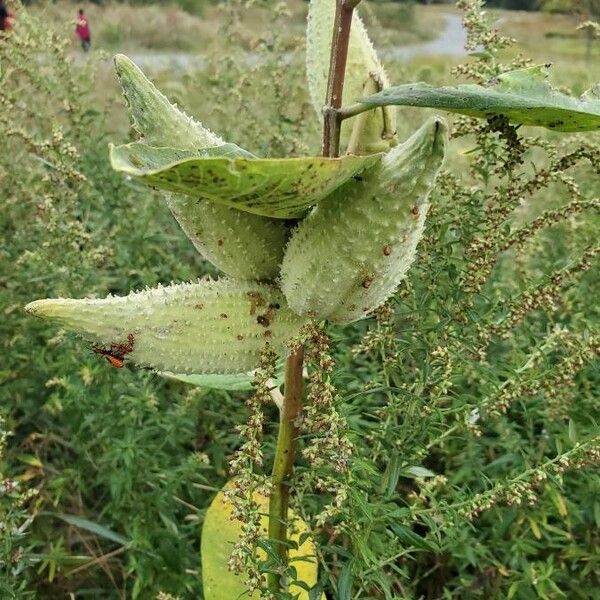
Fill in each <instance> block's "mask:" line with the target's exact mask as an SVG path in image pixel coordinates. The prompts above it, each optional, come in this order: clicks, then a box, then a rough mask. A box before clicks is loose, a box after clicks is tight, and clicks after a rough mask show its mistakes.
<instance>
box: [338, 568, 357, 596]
mask: <svg viewBox="0 0 600 600" xmlns="http://www.w3.org/2000/svg"><path fill="white" fill-rule="evenodd" d="M352 566H353V561H352V560H349V561H347V562H345V563H344V566H343V567H342V572H341V574H340V578H339V579H338V582H337V600H351V599H352V582H353V579H354V577H353V575H352Z"/></svg>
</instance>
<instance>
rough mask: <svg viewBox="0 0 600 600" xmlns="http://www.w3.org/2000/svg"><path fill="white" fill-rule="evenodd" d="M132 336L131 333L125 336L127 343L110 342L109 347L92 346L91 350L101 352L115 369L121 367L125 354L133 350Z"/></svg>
mask: <svg viewBox="0 0 600 600" xmlns="http://www.w3.org/2000/svg"><path fill="white" fill-rule="evenodd" d="M133 344H134V337H133V333H130V334H129V335H128V336H127V343H126V344H120V343H112V344H111V345H110V349H109V350H106V349H105V348H101V347H100V346H92V351H93V352H95V353H96V354H101V355H102V356H104V358H106V360H107V361H108V362H109V363H110V364H111V365H112V366H113V367H116V368H117V369H121V368H123V364H124V362H123V360H124V358H125V356H126V355H127V354H129V353H130V352H132V351H133Z"/></svg>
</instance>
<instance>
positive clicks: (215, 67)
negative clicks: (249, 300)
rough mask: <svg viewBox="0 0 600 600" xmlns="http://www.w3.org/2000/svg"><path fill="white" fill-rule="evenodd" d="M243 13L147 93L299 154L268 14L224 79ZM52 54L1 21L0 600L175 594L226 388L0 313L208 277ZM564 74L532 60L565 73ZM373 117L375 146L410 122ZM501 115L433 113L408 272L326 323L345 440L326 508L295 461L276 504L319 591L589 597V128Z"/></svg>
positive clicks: (112, 109)
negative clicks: (439, 158) (301, 539)
mask: <svg viewBox="0 0 600 600" xmlns="http://www.w3.org/2000/svg"><path fill="white" fill-rule="evenodd" d="M243 14H244V13H243V8H242V7H241V6H240V5H238V4H237V3H231V4H230V5H229V8H228V12H225V13H224V17H223V36H225V39H226V40H227V43H228V45H229V47H230V49H231V51H230V53H229V55H228V56H227V57H224V56H221V57H219V56H217V55H215V56H214V57H213V58H212V59H211V62H210V67H209V69H208V70H207V71H206V72H204V73H198V74H190V75H188V76H185V77H183V78H182V79H181V80H179V79H178V80H174V79H173V78H169V76H168V75H166V74H163V76H162V77H161V79H162V80H163V81H164V82H166V86H165V89H166V91H167V92H168V93H169V95H171V97H172V98H173V99H175V100H178V101H179V102H180V103H181V104H182V105H184V106H186V108H189V109H190V112H192V113H194V114H195V115H196V116H197V117H198V118H199V119H200V120H202V121H203V122H204V123H205V124H206V125H207V126H209V127H210V128H211V129H213V130H215V131H217V132H218V133H220V134H223V136H224V137H225V138H226V139H229V140H231V141H233V142H235V143H238V144H240V145H241V146H243V147H246V148H248V149H249V150H251V151H253V152H256V153H257V154H259V155H270V156H282V155H303V154H308V153H313V152H316V151H318V147H319V135H320V134H319V124H318V122H317V119H316V118H315V117H314V115H313V113H312V112H311V110H312V109H310V107H309V106H308V98H307V95H306V91H305V89H304V73H303V67H302V60H301V57H302V48H301V47H299V43H298V42H297V41H296V42H294V43H291V42H290V39H289V38H288V37H286V36H285V35H284V32H285V22H286V18H287V17H286V10H285V6H284V5H280V6H279V8H278V10H277V11H272V15H271V19H272V20H271V21H270V22H268V23H265V30H267V31H270V32H275V35H273V36H271V37H270V38H269V43H268V44H263V45H261V46H260V47H259V48H258V51H259V53H260V55H261V57H262V62H261V64H259V65H258V66H257V67H255V68H254V69H251V70H249V69H248V67H247V66H245V65H244V61H243V53H244V44H243V43H239V40H240V37H243V32H242V34H241V33H240V30H241V29H243V21H240V20H239V19H240V16H242V17H243ZM472 18H476V16H473V15H472ZM488 42H490V43H492V44H493V43H495V41H494V40H488ZM67 45H68V41H65V40H64V39H62V38H61V36H59V35H56V34H55V33H53V31H52V29H50V28H48V27H46V26H44V24H43V23H41V22H39V21H37V20H36V19H34V18H32V17H30V16H28V15H27V13H26V12H24V13H23V14H22V16H21V18H20V20H19V27H18V29H16V30H15V31H14V32H13V34H11V37H10V38H6V39H4V38H3V39H2V40H0V100H1V101H2V106H3V111H2V115H1V116H0V123H1V124H2V129H3V136H2V138H1V141H0V198H1V199H2V209H3V211H2V218H1V221H0V223H1V227H2V234H3V236H2V242H1V244H0V307H1V309H2V313H3V319H2V322H1V323H0V332H1V335H0V339H1V340H2V341H1V342H0V343H1V344H2V349H3V364H2V366H1V367H0V383H1V384H2V388H1V391H0V411H1V413H2V415H4V417H5V419H6V421H5V422H4V423H2V424H1V428H2V429H3V430H4V431H6V432H12V435H11V436H10V437H8V439H7V448H6V450H5V451H4V452H3V453H2V456H1V458H0V473H1V476H0V490H1V494H0V523H1V524H2V531H1V536H2V543H1V545H0V552H1V553H0V595H1V596H2V597H3V598H4V597H6V598H11V597H14V598H26V597H35V598H48V599H51V598H58V597H66V596H67V595H68V594H73V595H74V597H76V598H86V597H91V598H130V597H132V598H155V597H157V595H158V594H159V592H161V591H162V592H165V593H169V594H172V595H174V596H179V597H181V598H182V599H183V598H198V597H202V596H201V594H202V590H201V585H200V577H199V573H200V568H201V565H200V564H199V560H198V551H199V530H200V524H201V522H202V518H203V514H204V512H205V510H206V507H207V506H208V503H209V502H210V500H211V498H212V497H213V495H214V492H215V490H216V489H219V488H220V487H221V485H222V484H223V483H224V481H226V479H227V470H228V457H229V456H231V454H232V453H233V451H234V450H235V449H236V448H237V446H238V444H239V438H238V436H237V433H236V430H235V426H236V425H239V424H241V423H243V422H244V420H245V416H246V408H245V406H244V399H245V395H244V394H234V393H226V392H217V391H206V390H200V389H196V388H192V387H187V386H185V385H184V384H179V383H173V382H169V381H166V380H163V379H161V378H159V377H158V376H157V375H155V374H153V373H152V372H143V371H133V370H129V369H128V368H125V369H120V370H117V369H113V368H112V367H110V365H109V364H108V363H107V361H105V360H103V358H102V357H101V356H98V355H95V354H93V353H92V352H91V351H90V349H89V348H88V347H86V346H85V345H84V344H81V343H80V342H78V341H77V340H74V339H72V338H71V337H70V336H67V335H63V334H60V333H59V334H57V333H56V331H54V330H52V329H51V328H46V327H45V326H43V325H41V324H39V323H38V322H36V321H33V320H31V319H26V318H25V316H24V314H23V312H22V306H23V304H25V303H26V302H27V301H28V300H30V299H31V298H35V297H45V296H58V295H64V296H80V295H83V294H85V293H90V291H91V292H95V293H98V294H103V293H104V292H106V291H107V290H108V291H110V292H113V293H126V292H127V291H129V289H133V288H142V287H144V286H147V285H154V284H156V283H158V282H162V283H168V282H170V281H171V280H175V281H183V280H189V279H193V278H196V277H198V276H202V275H204V274H207V273H211V267H210V266H209V265H208V264H207V263H204V262H203V261H201V260H200V259H199V258H198V255H197V254H196V252H195V250H194V249H193V248H192V247H191V245H190V244H189V242H188V241H187V240H186V239H185V237H184V236H183V234H182V233H181V232H180V231H179V230H178V227H177V225H176V223H175V222H174V220H173V219H172V217H171V215H170V214H169V213H168V210H167V209H166V207H165V206H164V204H163V203H162V201H161V199H160V198H159V197H158V196H157V195H154V194H150V193H148V192H147V191H146V190H145V189H142V188H139V187H137V186H136V185H135V184H134V183H133V182H130V181H127V180H125V179H123V178H122V177H121V176H119V175H117V174H115V173H113V172H112V171H111V169H110V167H109V164H108V153H107V142H108V138H109V137H110V138H111V139H112V140H114V139H116V138H115V135H116V134H115V133H114V132H115V131H118V130H119V129H120V130H121V131H123V128H120V127H119V123H123V122H124V120H125V119H124V108H123V106H122V101H121V99H120V96H119V94H118V92H117V87H116V84H114V83H111V84H110V86H111V87H108V84H107V83H106V81H105V74H104V73H105V69H104V68H103V67H97V65H96V63H95V62H94V61H91V62H90V63H89V64H85V65H83V64H81V63H75V64H74V63H73V62H72V61H70V60H69V58H68V48H67ZM290 48H291V52H292V53H295V54H296V55H297V56H298V57H299V60H296V61H295V60H293V59H292V60H291V59H290V58H289V55H288V54H285V56H286V58H285V59H282V58H281V56H282V55H283V53H284V51H285V52H286V53H289V52H290ZM236 49H237V50H236ZM41 55H44V59H43V61H41V62H40V56H41ZM549 58H551V57H549ZM471 65H472V66H471V67H470V68H469V69H461V70H460V71H459V72H458V73H455V74H451V73H450V68H451V65H449V64H447V63H446V62H444V63H442V62H440V61H435V62H431V64H423V61H422V60H421V61H419V63H418V64H415V65H412V66H406V67H403V68H398V67H396V68H395V70H396V71H397V72H396V73H395V76H394V77H393V80H394V81H397V82H400V81H403V80H418V79H427V80H429V81H434V82H448V81H451V80H452V79H453V78H455V77H456V76H463V77H464V76H468V75H471V76H473V77H475V78H477V77H481V76H482V73H483V72H485V70H486V69H489V68H492V67H490V65H487V66H486V64H484V63H478V62H473V61H471ZM592 75H593V74H592V73H586V72H582V71H581V70H579V69H574V70H573V72H572V73H571V74H568V73H567V74H565V73H564V72H562V73H559V74H558V76H559V78H560V79H561V83H564V84H565V85H571V86H572V87H575V88H577V87H578V86H579V87H580V88H581V89H579V90H576V91H582V89H585V87H589V86H590V85H591V84H592V83H593V80H592ZM586 78H587V81H586ZM99 88H103V89H101V90H100V89H99ZM399 115H400V119H399V121H400V137H401V138H403V137H405V136H406V134H408V132H409V131H411V130H413V129H414V125H415V123H416V122H417V120H420V119H422V118H424V117H423V114H422V113H418V112H416V111H415V110H411V109H407V110H401V111H400V112H399ZM512 131H513V130H509V129H502V130H501V131H500V132H498V131H492V130H491V128H490V127H487V126H485V125H481V124H476V123H474V122H472V121H469V120H467V119H456V120H455V122H454V141H453V143H452V156H451V160H450V161H449V163H448V165H447V173H446V174H445V175H444V176H443V177H442V180H441V183H440V185H439V186H438V187H439V189H438V190H437V193H436V197H435V198H434V199H433V210H432V213H431V218H430V220H429V225H428V229H427V233H426V240H425V243H423V244H422V245H421V246H420V249H419V259H418V262H417V265H416V267H415V268H413V270H412V271H411V272H410V276H409V277H408V279H407V281H406V283H405V285H403V287H402V288H401V290H400V292H399V293H398V294H397V296H396V297H395V299H394V300H393V302H391V303H390V304H389V305H388V306H387V307H386V308H385V309H383V310H380V311H378V313H377V316H376V318H374V319H371V320H369V321H367V322H363V323H359V324H356V325H353V326H349V327H346V328H344V329H343V330H341V331H340V330H336V331H332V335H333V336H334V346H333V347H334V348H335V359H336V367H335V370H334V371H333V375H332V381H333V383H334V384H335V385H336V387H337V390H338V392H339V402H338V410H339V411H340V412H341V414H342V415H343V416H344V417H345V418H346V419H347V422H348V435H349V436H350V439H351V440H352V441H353V443H354V448H355V453H354V457H353V462H352V464H351V468H350V472H349V474H348V478H347V479H346V480H344V481H341V482H340V484H341V485H340V486H337V487H336V488H335V489H336V490H337V492H338V494H339V496H338V500H339V501H340V507H338V508H333V509H332V508H331V507H330V506H329V503H330V502H331V501H332V500H333V499H332V498H331V497H328V496H327V494H322V493H321V494H315V493H314V491H313V489H314V488H313V487H311V482H312V483H314V481H315V478H321V479H326V478H328V477H330V476H331V475H332V473H331V472H330V471H329V470H328V468H327V466H324V465H320V466H315V465H313V464H310V463H309V462H307V461H304V462H301V464H300V467H299V469H298V474H299V476H300V478H299V481H300V482H302V481H305V482H307V483H306V485H305V486H304V487H303V486H301V485H299V488H298V496H297V501H296V506H297V509H298V510H300V511H301V512H302V514H303V516H304V517H305V519H306V520H307V521H308V522H309V523H311V524H312V526H313V529H314V532H315V535H316V537H317V539H318V541H319V542H320V556H319V558H320V561H321V567H320V569H321V575H322V580H323V586H324V588H325V591H326V593H327V595H328V597H329V598H341V599H348V598H365V599H366V598H374V599H375V598H376V599H380V598H386V599H387V598H390V599H391V598H402V599H413V598H414V599H415V600H416V599H417V598H427V599H438V598H439V599H442V598H443V599H450V598H456V599H458V598H486V597H487V598H498V599H500V598H519V599H520V598H523V599H529V598H532V599H533V598H552V599H554V598H557V599H558V598H569V599H571V598H574V599H593V598H595V597H597V589H598V587H599V586H600V581H598V572H600V564H599V562H600V559H599V553H598V548H599V542H600V501H599V500H598V498H599V497H600V494H599V493H600V473H599V471H598V466H597V465H598V462H599V461H600V438H599V432H598V425H597V420H598V389H599V383H600V372H599V370H598V360H597V355H598V349H599V344H600V340H599V337H598V326H599V319H598V317H599V315H598V305H597V300H596V299H597V298H598V297H599V295H600V278H599V276H598V275H599V273H598V262H597V257H598V252H599V251H598V242H597V239H598V233H599V231H600V219H599V216H598V209H599V202H600V200H599V196H600V181H599V173H598V171H597V168H598V166H597V165H598V164H599V163H600V150H599V145H598V144H599V142H600V139H599V136H598V134H591V135H586V136H585V137H582V136H569V137H567V138H560V139H559V138H558V137H556V136H555V135H553V134H545V133H542V134H540V132H539V131H537V130H525V131H524V132H519V133H524V134H527V136H528V137H525V138H520V139H515V136H514V135H513V133H512ZM265 132H266V134H265ZM533 136H539V137H533ZM123 141H126V140H123ZM199 343H201V340H199ZM267 416H268V418H269V424H268V425H267V427H266V430H267V432H268V433H271V432H272V430H273V429H272V428H273V427H274V424H273V425H272V424H271V421H273V422H274V421H276V413H275V408H274V407H273V410H272V411H271V412H270V413H268V415H267ZM265 439H266V440H272V439H273V436H272V435H266V436H265ZM269 444H270V442H267V447H266V450H265V457H266V461H265V462H266V464H269V463H270V460H269V459H270V457H271V456H272V452H273V448H272V447H271V446H270V445H269ZM1 446H2V444H0V447H1ZM318 515H321V517H322V518H318ZM78 519H79V520H78ZM82 519H83V520H82Z"/></svg>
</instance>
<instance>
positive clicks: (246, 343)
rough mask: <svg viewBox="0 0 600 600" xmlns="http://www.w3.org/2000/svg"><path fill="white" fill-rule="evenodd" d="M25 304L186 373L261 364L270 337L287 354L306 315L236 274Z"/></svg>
mask: <svg viewBox="0 0 600 600" xmlns="http://www.w3.org/2000/svg"><path fill="white" fill-rule="evenodd" d="M25 310H26V311H27V312H29V313H31V314H33V315H36V316H38V317H41V318H44V319H48V320H51V321H54V322H56V323H58V324H59V325H61V326H63V327H64V328H66V329H69V330H72V331H75V332H77V333H80V334H82V335H84V336H85V337H87V338H89V339H91V341H93V342H94V343H95V344H98V345H99V347H96V351H97V352H99V353H100V354H105V355H106V356H107V358H109V359H110V358H111V357H112V358H114V359H117V360H119V361H122V360H123V359H124V360H125V361H127V360H129V359H130V360H132V361H133V362H135V363H137V364H139V365H143V366H148V367H152V368H154V369H157V370H161V371H171V372H173V373H178V374H195V373H200V374H201V373H240V372H243V371H251V370H252V369H256V368H257V367H258V366H259V364H260V356H261V352H262V350H263V348H264V347H265V344H269V346H270V347H271V348H272V349H273V350H274V351H275V352H277V353H278V354H279V355H284V354H285V353H286V342H287V341H288V340H289V339H290V337H292V336H294V335H296V334H297V333H298V331H299V329H300V327H301V326H302V324H303V323H304V322H305V319H302V318H301V317H299V316H297V315H295V314H294V313H293V312H292V311H290V310H289V309H288V308H287V305H286V302H285V299H284V298H283V295H282V294H281V293H280V292H279V291H278V290H277V289H276V288H275V287H273V286H269V285H265V284H258V283H251V282H243V281H234V280H230V279H221V280H219V281H201V282H199V283H183V284H177V285H171V286H168V287H157V288H153V289H150V290H146V291H143V292H136V293H132V294H130V295H129V296H124V297H108V298H104V299H101V300H90V299H82V300H72V299H49V300H37V301H35V302H32V303H30V304H28V305H27V306H26V307H25ZM111 362H113V364H115V362H114V361H113V360H111ZM116 366H119V365H118V364H117V365H116Z"/></svg>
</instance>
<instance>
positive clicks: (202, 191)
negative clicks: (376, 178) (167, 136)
mask: <svg viewBox="0 0 600 600" xmlns="http://www.w3.org/2000/svg"><path fill="white" fill-rule="evenodd" d="M221 148H223V146H215V147H213V148H206V149H204V150H201V151H200V155H198V151H187V150H178V149H175V148H155V147H152V146H148V145H146V144H144V143H141V142H134V143H132V144H126V145H124V146H117V147H115V146H111V149H110V158H111V163H112V166H113V168H114V169H115V170H117V171H120V172H122V173H125V174H127V175H131V176H133V177H137V178H139V179H140V180H141V181H143V182H144V183H146V184H147V185H149V186H152V187H156V188H160V189H163V190H167V191H171V192H177V193H180V194H187V195H190V196H193V197H195V198H202V199H206V200H211V201H213V202H216V203H219V204H224V205H226V206H230V207H232V208H236V209H238V210H243V211H247V212H250V213H255V214H259V215H263V216H267V217H276V218H280V219H287V218H293V217H300V216H302V215H303V214H304V213H305V212H306V210H307V209H308V208H309V207H310V206H312V205H314V204H317V203H318V202H320V201H321V200H323V199H324V198H326V197H327V196H328V195H330V194H331V192H333V191H334V190H335V189H336V188H338V187H339V186H341V185H342V184H343V183H345V182H346V181H348V180H349V179H350V178H351V177H352V176H354V175H356V174H358V173H360V172H361V171H363V170H364V169H365V168H367V167H370V166H372V165H374V164H376V163H377V162H378V161H379V160H380V159H381V155H379V154H375V155H371V156H344V157H342V158H323V157H303V158H272V159H261V158H257V159H252V158H232V157H223V156H222V155H217V156H215V155H214V154H215V153H218V152H220V151H221Z"/></svg>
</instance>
